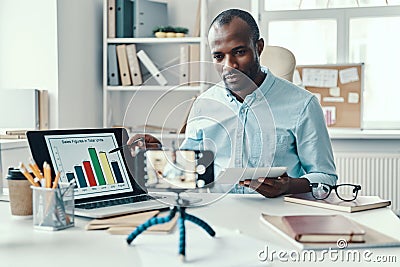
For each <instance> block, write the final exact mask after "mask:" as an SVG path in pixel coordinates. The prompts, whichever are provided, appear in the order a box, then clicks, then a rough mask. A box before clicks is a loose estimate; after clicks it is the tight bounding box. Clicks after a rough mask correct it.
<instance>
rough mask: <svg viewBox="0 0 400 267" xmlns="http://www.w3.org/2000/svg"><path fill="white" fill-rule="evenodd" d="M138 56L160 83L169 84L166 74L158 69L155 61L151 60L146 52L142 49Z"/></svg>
mask: <svg viewBox="0 0 400 267" xmlns="http://www.w3.org/2000/svg"><path fill="white" fill-rule="evenodd" d="M137 57H138V58H139V59H140V61H141V62H142V63H143V65H144V66H145V67H146V69H148V71H149V72H150V74H151V75H152V76H153V77H154V78H155V79H156V81H157V82H158V83H159V84H160V85H167V83H168V82H167V80H166V79H165V77H164V75H162V74H161V73H160V71H159V70H158V69H157V67H156V65H154V63H153V61H151V59H150V58H149V56H148V55H147V54H146V52H144V51H143V50H140V51H139V52H137Z"/></svg>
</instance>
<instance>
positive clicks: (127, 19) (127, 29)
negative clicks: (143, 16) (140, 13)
mask: <svg viewBox="0 0 400 267" xmlns="http://www.w3.org/2000/svg"><path fill="white" fill-rule="evenodd" d="M115 1H116V2H115V4H116V10H115V20H116V36H117V38H129V37H133V5H134V3H133V2H132V1H131V0H115Z"/></svg>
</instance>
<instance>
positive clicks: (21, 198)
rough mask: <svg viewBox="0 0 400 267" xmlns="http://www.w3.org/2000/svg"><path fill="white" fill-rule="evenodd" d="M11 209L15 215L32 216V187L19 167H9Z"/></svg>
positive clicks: (8, 180) (8, 179)
mask: <svg viewBox="0 0 400 267" xmlns="http://www.w3.org/2000/svg"><path fill="white" fill-rule="evenodd" d="M7 182H8V189H9V194H10V209H11V214H12V215H13V216H26V217H32V189H31V188H30V185H31V184H30V183H29V181H28V180H26V178H25V177H24V175H23V174H22V173H21V172H20V171H19V169H14V168H9V169H8V175H7Z"/></svg>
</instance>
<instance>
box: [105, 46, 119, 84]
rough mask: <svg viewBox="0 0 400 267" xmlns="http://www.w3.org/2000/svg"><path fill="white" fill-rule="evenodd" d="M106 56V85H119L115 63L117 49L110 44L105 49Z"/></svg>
mask: <svg viewBox="0 0 400 267" xmlns="http://www.w3.org/2000/svg"><path fill="white" fill-rule="evenodd" d="M107 50H108V51H107V54H108V69H107V76H108V85H114V86H117V85H120V81H119V73H118V61H117V48H116V45H115V44H110V45H108V47H107Z"/></svg>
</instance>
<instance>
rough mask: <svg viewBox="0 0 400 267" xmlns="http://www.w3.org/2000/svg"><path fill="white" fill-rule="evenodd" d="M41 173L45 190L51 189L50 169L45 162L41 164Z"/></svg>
mask: <svg viewBox="0 0 400 267" xmlns="http://www.w3.org/2000/svg"><path fill="white" fill-rule="evenodd" d="M43 173H44V179H45V181H46V188H51V169H50V165H49V164H48V163H47V162H46V161H45V162H44V163H43Z"/></svg>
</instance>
